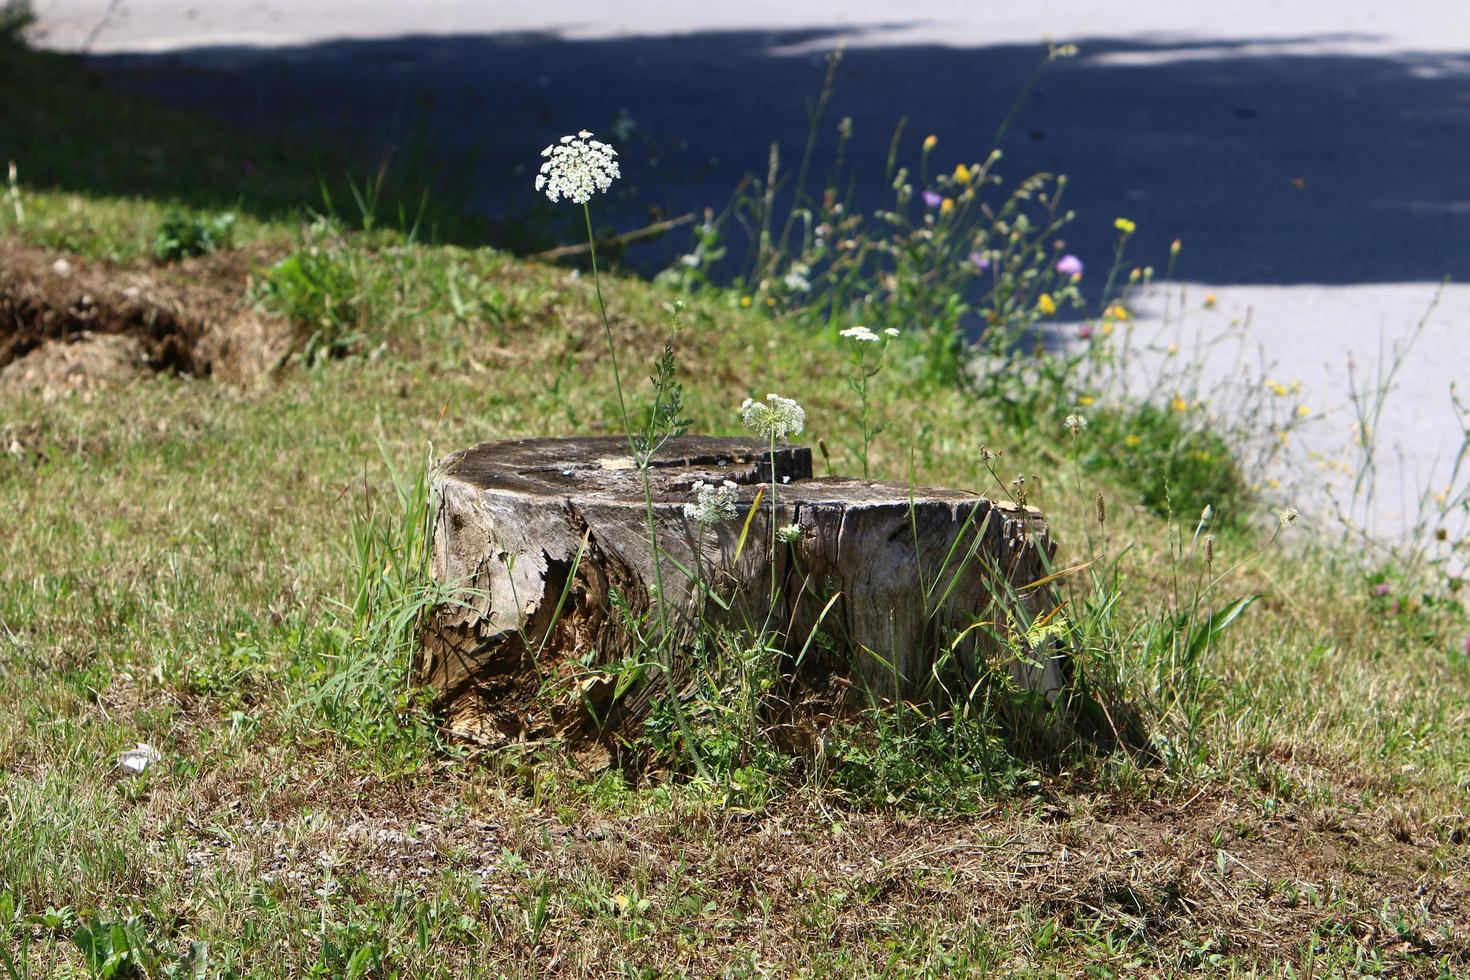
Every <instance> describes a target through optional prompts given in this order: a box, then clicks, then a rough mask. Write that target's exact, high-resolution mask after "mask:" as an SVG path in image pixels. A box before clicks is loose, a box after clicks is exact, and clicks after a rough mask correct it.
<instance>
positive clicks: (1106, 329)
mask: <svg viewBox="0 0 1470 980" xmlns="http://www.w3.org/2000/svg"><path fill="white" fill-rule="evenodd" d="M1102 335H1103V336H1104V337H1111V336H1112V335H1113V321H1112V320H1104V321H1103V323H1102Z"/></svg>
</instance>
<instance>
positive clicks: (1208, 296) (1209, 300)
mask: <svg viewBox="0 0 1470 980" xmlns="http://www.w3.org/2000/svg"><path fill="white" fill-rule="evenodd" d="M1219 302H1220V298H1219V297H1218V296H1216V295H1215V294H1214V293H1205V309H1207V310H1213V309H1214V308H1215V304H1217V303H1219Z"/></svg>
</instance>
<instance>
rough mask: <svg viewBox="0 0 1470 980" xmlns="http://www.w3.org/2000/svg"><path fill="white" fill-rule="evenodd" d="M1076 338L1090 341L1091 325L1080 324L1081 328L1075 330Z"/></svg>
mask: <svg viewBox="0 0 1470 980" xmlns="http://www.w3.org/2000/svg"><path fill="white" fill-rule="evenodd" d="M1077 336H1079V337H1081V338H1082V339H1083V340H1091V339H1092V324H1090V323H1084V324H1082V326H1080V327H1078V328H1077Z"/></svg>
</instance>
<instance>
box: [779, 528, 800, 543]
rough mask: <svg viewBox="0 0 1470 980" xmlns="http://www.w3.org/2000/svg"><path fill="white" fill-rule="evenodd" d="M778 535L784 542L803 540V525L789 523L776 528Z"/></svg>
mask: <svg viewBox="0 0 1470 980" xmlns="http://www.w3.org/2000/svg"><path fill="white" fill-rule="evenodd" d="M776 537H777V539H778V540H780V541H781V543H782V544H794V543H795V542H797V541H800V540H801V525H800V524H787V525H786V526H785V527H778V528H777V529H776Z"/></svg>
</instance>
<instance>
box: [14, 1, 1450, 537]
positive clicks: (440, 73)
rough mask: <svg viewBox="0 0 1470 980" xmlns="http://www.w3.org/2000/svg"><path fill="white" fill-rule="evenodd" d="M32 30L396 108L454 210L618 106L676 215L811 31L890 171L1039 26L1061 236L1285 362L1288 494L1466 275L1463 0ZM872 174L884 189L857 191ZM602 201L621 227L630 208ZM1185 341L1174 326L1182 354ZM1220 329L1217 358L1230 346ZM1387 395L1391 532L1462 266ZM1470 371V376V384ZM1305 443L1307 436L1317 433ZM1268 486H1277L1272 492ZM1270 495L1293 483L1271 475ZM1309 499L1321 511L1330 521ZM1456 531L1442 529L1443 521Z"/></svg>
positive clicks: (731, 168) (93, 7) (295, 112)
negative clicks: (830, 54)
mask: <svg viewBox="0 0 1470 980" xmlns="http://www.w3.org/2000/svg"><path fill="white" fill-rule="evenodd" d="M37 7H38V10H39V12H40V14H41V16H42V26H43V28H44V30H45V31H46V32H47V37H46V43H48V44H51V45H53V46H55V47H58V48H62V49H67V50H85V51H87V52H89V53H90V54H92V55H93V56H95V57H96V58H97V63H98V64H99V66H100V67H101V68H102V69H103V70H104V71H106V72H109V73H110V74H112V75H113V76H114V77H116V79H117V80H118V82H119V84H124V85H128V86H131V87H133V88H137V89H140V90H143V91H147V92H150V93H152V94H155V95H157V96H159V97H161V98H163V99H166V100H168V101H172V102H175V103H179V104H183V105H190V106H197V107H201V108H205V109H208V110H210V111H213V112H216V113H218V114H220V115H222V116H224V117H226V118H228V119H230V120H232V121H234V122H237V123H239V124H241V125H246V126H261V127H263V128H267V129H271V128H279V127H285V128H287V129H288V130H291V131H299V132H303V133H308V134H310V135H312V136H314V137H316V138H321V137H323V136H326V137H329V138H343V139H347V140H350V141H353V142H354V143H355V144H360V145H363V146H365V147H369V148H373V150H374V151H375V150H377V149H381V148H382V147H384V146H388V145H395V144H401V143H403V142H405V141H408V140H410V139H411V138H412V137H413V136H414V135H415V134H417V135H419V136H421V137H423V138H425V139H426V140H427V141H428V142H429V143H430V144H431V145H432V146H433V147H434V153H435V154H436V156H437V157H438V158H439V159H441V160H443V161H445V162H448V163H451V164H456V163H462V164H464V166H465V168H466V171H465V172H467V173H468V174H470V175H471V177H472V178H473V180H472V184H473V186H474V187H475V192H474V196H473V199H472V201H471V204H472V205H473V206H475V207H478V208H480V209H482V210H484V211H485V212H486V213H489V214H504V213H514V212H515V211H516V210H517V209H519V208H522V207H524V206H526V205H527V204H528V203H530V201H529V195H530V191H529V181H530V176H529V172H528V171H527V165H528V163H529V164H531V165H532V166H533V165H534V158H535V152H536V150H538V149H539V147H540V146H542V145H544V144H545V143H547V142H549V141H550V140H551V139H552V138H554V137H555V136H557V135H559V134H560V133H562V132H566V131H571V130H575V129H579V128H582V127H584V126H585V127H588V128H592V129H596V130H598V131H599V132H602V133H606V132H608V131H610V130H611V129H612V127H613V123H614V120H615V119H617V118H618V116H619V113H620V112H625V113H626V114H628V115H631V117H632V119H633V120H634V122H635V124H636V128H635V129H634V135H633V136H632V137H631V139H630V140H629V141H628V143H627V146H628V149H627V151H626V152H625V173H626V174H627V177H628V179H627V180H626V181H625V185H626V187H627V188H628V189H629V190H630V191H632V192H634V193H633V195H632V196H634V197H636V198H637V199H638V200H639V201H640V202H645V203H646V202H657V203H659V204H662V205H663V206H664V207H665V208H666V209H667V210H668V212H670V213H681V212H682V211H685V210H689V209H692V208H697V207H702V206H704V205H709V204H713V205H720V204H722V203H723V202H724V201H725V200H727V198H728V195H729V192H730V190H731V188H732V187H733V186H734V184H735V182H736V181H737V180H738V179H739V177H740V176H741V175H742V174H744V173H747V172H755V171H760V170H763V168H764V166H765V160H766V154H767V148H768V146H769V144H770V142H771V141H772V140H776V141H778V142H780V143H781V145H782V147H783V149H784V152H785V153H786V154H788V157H794V156H795V154H796V153H797V152H798V149H799V147H800V145H801V142H802V140H803V138H804V136H805V133H806V121H805V117H804V107H805V104H806V102H807V100H808V99H809V98H810V97H811V96H812V95H814V94H815V92H816V90H817V88H818V86H819V84H820V80H821V75H822V72H823V63H822V58H821V54H822V53H823V52H825V51H828V50H830V49H831V48H832V47H833V46H834V45H836V44H837V43H838V42H843V43H845V44H846V45H847V47H848V54H847V57H846V59H845V61H844V65H843V69H842V72H841V77H840V81H839V90H838V95H837V97H836V100H835V102H834V105H833V109H832V116H833V118H834V119H835V118H837V117H840V116H844V115H845V116H851V117H852V118H853V120H854V123H855V126H856V130H857V133H858V136H857V140H856V142H855V144H854V149H853V159H854V160H855V162H857V163H858V164H861V165H865V168H864V172H866V173H870V174H873V175H874V179H875V180H876V179H877V177H878V176H879V175H880V174H881V169H882V167H881V161H882V159H883V156H884V153H885V151H886V147H887V142H888V139H889V136H890V134H891V133H892V130H893V127H894V125H895V124H896V123H897V121H898V120H899V119H900V118H901V117H907V118H908V120H909V129H908V132H909V133H911V134H914V137H913V139H911V141H910V142H911V143H916V142H917V138H918V136H919V135H921V134H925V133H931V132H932V133H936V134H938V135H939V137H940V149H939V151H938V152H937V157H936V159H938V160H941V161H944V162H946V163H952V162H953V161H954V160H958V159H966V158H974V157H977V156H980V155H982V154H983V152H984V151H985V149H986V148H988V146H989V143H990V138H991V135H992V134H993V133H994V131H995V129H996V126H997V124H998V123H999V121H1000V119H1001V117H1002V116H1003V115H1004V113H1005V111H1006V110H1007V108H1008V107H1009V105H1010V102H1011V100H1012V98H1013V96H1014V94H1015V93H1016V92H1017V91H1018V90H1019V88H1020V86H1021V84H1022V83H1023V81H1024V79H1025V78H1026V76H1027V75H1028V74H1029V72H1030V70H1031V69H1032V68H1033V67H1034V66H1035V64H1036V62H1037V60H1038V58H1039V56H1040V53H1041V52H1042V50H1043V46H1042V45H1043V41H1044V40H1047V39H1050V40H1055V41H1074V42H1076V43H1078V44H1079V45H1080V46H1081V49H1082V56H1081V57H1079V58H1077V59H1075V60H1072V61H1068V62H1064V63H1061V64H1059V65H1057V66H1055V68H1054V69H1053V70H1051V71H1050V72H1049V73H1048V74H1047V75H1046V76H1045V77H1044V78H1043V80H1042V81H1041V83H1040V84H1039V85H1038V86H1037V87H1036V89H1035V91H1034V92H1033V94H1032V96H1031V97H1030V98H1029V99H1028V100H1027V101H1026V103H1025V105H1024V106H1023V108H1022V111H1021V114H1020V115H1019V117H1018V118H1017V121H1016V124H1015V126H1014V127H1013V129H1012V131H1011V133H1010V135H1009V136H1008V138H1007V142H1006V143H1005V151H1006V155H1007V172H1008V173H1009V174H1010V175H1012V176H1018V175H1022V174H1026V173H1029V172H1031V171H1033V170H1039V169H1045V170H1052V171H1061V172H1065V173H1067V174H1068V175H1069V176H1070V178H1071V185H1070V192H1069V193H1070V196H1071V203H1072V205H1073V206H1074V207H1075V208H1076V209H1077V211H1078V213H1079V216H1080V217H1079V221H1078V222H1077V224H1076V225H1075V226H1074V227H1073V228H1072V229H1071V231H1070V232H1069V234H1068V236H1067V237H1068V241H1069V247H1070V249H1071V250H1072V251H1075V252H1077V253H1078V254H1080V255H1082V256H1083V257H1084V259H1086V260H1087V261H1088V262H1089V263H1090V265H1091V267H1092V268H1094V269H1096V268H1099V267H1101V266H1103V265H1105V264H1106V260H1107V255H1108V250H1109V247H1110V242H1111V240H1112V236H1113V232H1112V229H1111V224H1112V219H1113V218H1114V217H1115V216H1118V215H1126V216H1128V217H1130V218H1133V219H1134V220H1136V221H1137V223H1138V225H1139V235H1138V238H1137V242H1136V246H1137V247H1136V250H1135V255H1136V256H1137V257H1138V258H1139V259H1140V260H1144V261H1147V260H1153V261H1155V262H1157V263H1159V264H1162V259H1163V256H1164V255H1165V254H1166V251H1167V248H1168V243H1169V242H1170V241H1171V240H1172V239H1174V238H1175V237H1181V238H1183V240H1184V241H1185V253H1184V255H1185V261H1184V264H1183V266H1182V272H1183V274H1184V276H1185V278H1186V279H1188V280H1190V281H1191V285H1190V286H1189V295H1190V297H1191V300H1190V302H1191V308H1192V309H1193V308H1195V307H1196V306H1197V305H1198V304H1199V303H1201V302H1202V299H1203V296H1204V295H1205V294H1206V293H1207V292H1213V293H1215V294H1216V295H1217V297H1218V303H1217V306H1216V308H1215V310H1214V311H1212V312H1209V313H1206V312H1205V311H1203V310H1196V311H1195V312H1193V313H1191V314H1190V316H1189V317H1188V319H1187V322H1186V324H1185V327H1184V328H1183V329H1184V332H1185V334H1188V335H1192V334H1194V333H1197V332H1202V333H1203V335H1204V337H1205V340H1206V341H1208V340H1210V339H1211V338H1214V337H1217V336H1219V335H1222V334H1230V333H1231V331H1232V329H1233V328H1232V327H1231V326H1230V325H1231V323H1232V321H1237V322H1240V323H1242V324H1243V325H1244V326H1243V329H1244V330H1245V334H1246V336H1245V339H1244V341H1243V342H1242V343H1239V344H1234V345H1232V344H1230V343H1227V344H1224V345H1223V346H1220V347H1217V348H1214V350H1215V353H1214V354H1213V355H1212V359H1211V365H1210V370H1211V374H1212V377H1216V378H1223V377H1227V376H1231V375H1232V372H1233V371H1234V370H1235V369H1236V367H1237V365H1238V363H1239V361H1240V358H1241V357H1242V356H1248V357H1249V358H1250V359H1252V360H1255V359H1257V358H1259V357H1261V356H1264V357H1265V359H1266V360H1267V361H1274V362H1277V363H1276V366H1274V367H1271V368H1269V372H1268V373H1270V374H1271V376H1272V377H1275V378H1279V379H1280V380H1283V381H1284V382H1290V381H1291V380H1293V379H1299V380H1300V381H1301V384H1302V394H1301V395H1300V396H1296V397H1293V398H1292V402H1293V404H1295V403H1297V402H1300V403H1302V404H1306V405H1308V406H1310V408H1311V410H1312V411H1313V413H1314V414H1315V415H1317V416H1319V417H1317V418H1315V419H1314V421H1313V422H1312V424H1311V425H1310V426H1309V428H1308V430H1307V431H1305V432H1303V433H1302V437H1301V438H1299V439H1298V440H1297V442H1296V444H1295V445H1294V447H1293V449H1294V450H1295V451H1296V453H1297V454H1298V455H1297V457H1296V462H1295V463H1294V464H1292V465H1291V466H1288V467H1286V468H1285V469H1284V470H1283V471H1281V472H1278V473H1277V474H1276V478H1278V479H1283V480H1287V481H1290V480H1291V479H1292V478H1295V481H1296V484H1297V485H1298V486H1297V489H1296V490H1294V491H1290V494H1293V495H1294V499H1293V500H1292V501H1291V502H1295V503H1296V504H1297V506H1299V507H1300V508H1301V509H1302V510H1303V511H1304V512H1311V511H1314V510H1321V509H1323V508H1325V507H1326V506H1327V504H1328V501H1327V491H1328V488H1329V487H1332V486H1336V487H1337V488H1338V492H1339V493H1340V492H1341V488H1342V479H1341V477H1340V476H1338V477H1336V478H1330V475H1329V474H1328V473H1327V471H1326V470H1324V469H1322V468H1321V467H1320V465H1319V464H1320V458H1321V457H1333V456H1338V455H1340V454H1341V452H1342V451H1343V450H1344V449H1345V448H1346V447H1348V445H1349V439H1350V433H1351V423H1352V413H1351V412H1350V411H1349V409H1348V402H1349V397H1348V393H1349V384H1348V380H1347V379H1348V363H1349V360H1350V359H1352V360H1353V361H1354V362H1355V363H1356V365H1357V370H1358V373H1359V377H1360V379H1361V378H1362V377H1365V376H1367V377H1371V376H1372V375H1373V374H1374V373H1375V371H1376V370H1377V366H1378V362H1379V360H1380V352H1381V351H1383V350H1386V349H1391V348H1392V347H1393V345H1394V344H1396V343H1400V344H1401V343H1403V342H1404V341H1405V340H1406V338H1408V337H1409V336H1410V335H1411V333H1412V329H1413V326H1414V324H1415V323H1416V322H1418V320H1419V319H1420V318H1421V316H1422V315H1423V313H1424V310H1425V309H1426V308H1427V307H1428V305H1429V303H1430V301H1431V299H1432V297H1433V295H1434V293H1435V289H1436V284H1437V283H1438V282H1439V280H1440V279H1441V278H1442V277H1444V276H1446V275H1450V276H1453V277H1455V278H1456V279H1458V280H1461V281H1470V6H1467V5H1466V4H1464V3H1463V2H1461V0H1417V2H1416V0H1404V2H1398V3H1394V4H1386V3H1382V2H1380V0H1340V2H1335V3H1326V2H1323V0H1301V2H1294V3H1283V2H1279V0H1242V2H1236V3H1231V4H1222V3H1217V2H1213V0H1192V2H1175V3H1170V4H1162V3H1159V4H1148V3H1145V2H1141V0H1129V2H1125V3H1112V4H1099V3H1096V2H1094V0H1053V2H1048V3H1020V2H1011V3H1004V4H977V3H973V2H955V0H945V2H937V3H934V2H931V3H915V4H909V5H902V6H894V5H891V4H886V3H879V2H876V0H848V2H843V3H832V2H826V0H824V2H819V3H806V4H801V3H791V2H783V3H777V2H774V0H745V2H741V3H732V2H729V0H716V2H710V3H704V4H689V3H684V2H677V3H676V2H672V0H635V2H622V3H619V2H605V3H602V4H592V3H587V2H573V0H544V2H540V3H535V4H530V3H491V2H484V0H436V2H434V3H430V4H422V3H419V4H398V3H391V2H387V0H326V2H313V3H310V4H297V3H289V2H288V0H256V2H250V3H224V2H221V0H117V2H108V0H39V2H38V4H37ZM859 191H860V193H861V194H864V195H865V196H866V197H867V198H868V199H869V200H876V199H877V195H878V193H879V192H880V191H881V188H880V187H878V186H877V184H876V183H873V184H870V185H866V186H864V187H860V188H859ZM614 217H615V218H616V219H617V220H618V221H620V222H623V223H625V224H628V225H633V224H637V223H639V222H640V221H642V220H643V219H644V218H645V217H646V212H642V211H638V210H635V209H632V208H631V206H628V207H625V208H624V210H623V211H621V212H615V213H614ZM1191 342H1192V341H1191V340H1190V339H1189V338H1188V337H1187V336H1186V337H1185V338H1184V343H1185V346H1186V349H1188V345H1189V344H1190V343H1191ZM1232 351H1233V352H1232ZM1396 379H1397V390H1396V391H1394V393H1393V394H1392V395H1391V396H1390V397H1389V399H1388V402H1387V405H1386V407H1385V410H1384V414H1383V417H1382V418H1381V419H1380V422H1379V426H1378V432H1377V443H1378V446H1379V449H1380V454H1379V456H1380V467H1379V478H1378V481H1377V484H1376V500H1375V503H1374V504H1373V506H1372V508H1371V513H1370V515H1369V516H1370V518H1371V521H1370V523H1371V524H1372V525H1373V526H1374V527H1375V528H1376V529H1377V530H1378V531H1380V532H1383V533H1392V532H1394V531H1395V530H1398V529H1401V528H1403V527H1405V526H1407V524H1408V523H1411V522H1410V521H1409V520H1408V517H1407V516H1406V515H1408V514H1409V513H1410V512H1411V511H1412V509H1413V507H1414V504H1415V503H1416V502H1417V500H1418V499H1419V498H1420V496H1421V494H1422V492H1423V490H1424V489H1425V488H1426V487H1427V488H1429V489H1431V490H1432V491H1434V492H1442V491H1443V490H1444V489H1445V483H1446V481H1447V480H1449V478H1450V473H1451V471H1450V466H1449V457H1450V456H1452V454H1453V451H1454V448H1455V447H1456V446H1458V445H1459V443H1460V441H1461V438H1462V434H1463V427H1462V425H1461V420H1460V419H1458V418H1457V416H1456V413H1455V411H1454V409H1453V407H1452V405H1451V401H1450V393H1449V386H1450V384H1451V383H1452V382H1454V381H1456V380H1459V381H1461V383H1462V385H1467V384H1470V286H1459V285H1453V286H1451V287H1449V288H1448V289H1447V290H1446V291H1445V292H1444V294H1443V296H1442V297H1441V301H1440V303H1439V306H1438V308H1437V309H1436V311H1435V313H1434V315H1433V317H1432V318H1431V320H1430V321H1429V323H1428V325H1427V326H1426V328H1425V330H1424V331H1423V333H1422V335H1420V336H1419V337H1418V339H1417V341H1416V343H1415V345H1414V346H1413V347H1412V349H1410V350H1409V351H1408V352H1407V354H1406V355H1405V356H1404V358H1403V363H1402V366H1401V368H1400V371H1399V373H1398V374H1397V376H1396ZM1467 394H1470V393H1467ZM1309 456H1310V457H1312V458H1309ZM1281 492H1282V495H1283V497H1285V496H1288V495H1289V494H1288V491H1287V490H1286V489H1283V490H1282V491H1281ZM1283 502H1285V501H1283ZM1324 523H1325V522H1324ZM1453 526H1454V527H1456V528H1458V527H1460V526H1462V525H1459V524H1457V525H1453Z"/></svg>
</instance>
